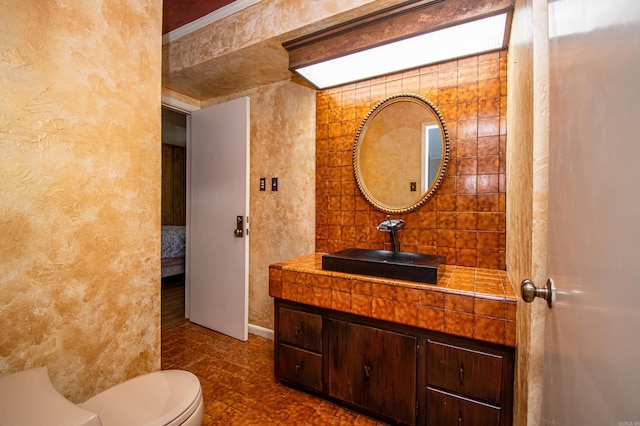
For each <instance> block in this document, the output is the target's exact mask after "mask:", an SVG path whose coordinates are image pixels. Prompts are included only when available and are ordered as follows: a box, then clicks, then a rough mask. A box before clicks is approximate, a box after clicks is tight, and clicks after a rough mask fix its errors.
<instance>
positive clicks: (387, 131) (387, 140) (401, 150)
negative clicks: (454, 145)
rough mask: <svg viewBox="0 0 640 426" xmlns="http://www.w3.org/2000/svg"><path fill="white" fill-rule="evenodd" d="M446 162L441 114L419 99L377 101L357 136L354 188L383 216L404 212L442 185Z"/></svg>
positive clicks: (407, 96) (446, 142)
mask: <svg viewBox="0 0 640 426" xmlns="http://www.w3.org/2000/svg"><path fill="white" fill-rule="evenodd" d="M448 162H449V134H448V132H447V127H446V125H445V122H444V119H443V117H442V114H441V113H440V111H439V110H438V108H437V107H436V106H435V105H434V104H433V103H431V101H429V100H428V99H426V98H424V97H422V96H420V95H416V94H412V93H408V94H400V95H394V96H391V97H388V98H386V99H384V100H382V101H380V102H378V103H377V104H376V105H375V106H374V107H373V108H372V109H371V111H369V113H368V114H367V116H366V117H365V118H364V120H363V121H362V124H361V125H360V128H359V129H358V133H357V134H356V140H355V144H354V148H353V171H354V174H355V178H356V183H357V185H358V188H359V189H360V192H362V195H363V196H364V197H365V198H366V199H367V201H368V202H369V203H371V204H372V205H373V206H375V207H376V208H378V209H379V210H382V211H383V212H385V213H389V214H391V213H395V214H402V213H407V212H410V211H412V210H415V209H417V208H419V207H420V206H421V205H423V204H424V203H425V202H426V201H427V200H429V198H431V196H433V194H434V193H435V192H436V190H437V189H438V187H439V186H440V184H441V183H442V180H443V179H444V174H445V171H446V169H447V164H448Z"/></svg>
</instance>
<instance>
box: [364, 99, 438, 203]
mask: <svg viewBox="0 0 640 426" xmlns="http://www.w3.org/2000/svg"><path fill="white" fill-rule="evenodd" d="M398 102H410V103H414V104H418V105H420V106H422V107H424V108H425V110H426V112H428V113H431V114H433V117H434V118H435V121H436V122H437V124H438V127H439V128H440V137H441V140H442V159H441V161H440V168H439V171H438V174H437V176H436V178H435V180H434V181H433V182H432V183H431V184H430V186H429V188H428V189H427V190H426V191H424V192H423V193H422V195H420V196H419V198H416V200H415V201H412V202H411V203H410V204H406V205H390V204H388V203H385V202H384V201H381V200H378V199H377V198H376V197H375V196H374V195H373V194H372V192H371V191H370V189H369V188H368V187H367V185H366V183H365V182H364V178H363V173H362V170H361V167H360V159H361V150H362V145H363V143H364V141H365V136H366V133H367V130H368V129H369V127H370V126H371V123H372V122H373V121H374V120H375V119H376V117H378V116H379V114H380V113H381V112H382V111H383V110H384V109H385V108H387V107H389V106H390V105H393V104H396V103H398ZM449 154H450V142H449V132H448V131H447V126H446V124H445V121H444V117H443V116H442V113H441V112H440V110H439V109H438V108H437V107H436V106H435V105H434V104H433V103H432V102H431V101H429V100H428V99H427V98H424V97H422V96H420V95H418V94H415V93H401V94H397V95H393V96H389V97H387V98H385V99H383V100H381V101H380V102H378V103H377V104H376V105H375V106H374V107H373V108H371V110H370V111H369V112H368V113H367V115H366V116H365V118H364V119H363V120H362V124H361V125H360V127H359V128H358V132H357V133H356V138H355V143H354V147H353V172H354V176H355V179H356V184H357V186H358V189H359V190H360V192H361V193H362V195H363V196H364V198H365V199H366V200H367V202H369V204H371V205H372V206H374V207H375V208H377V209H378V210H381V211H382V212H384V213H387V214H404V213H408V212H411V211H414V210H417V209H418V208H420V207H421V206H422V205H423V204H425V203H426V202H427V201H428V200H429V199H430V198H431V197H432V196H433V195H434V194H435V193H436V191H437V190H438V188H439V187H440V185H441V184H442V181H443V180H444V175H445V172H446V170H447V165H448V164H449Z"/></svg>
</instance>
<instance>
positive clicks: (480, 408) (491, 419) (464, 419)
mask: <svg viewBox="0 0 640 426" xmlns="http://www.w3.org/2000/svg"><path fill="white" fill-rule="evenodd" d="M500 411H501V410H500V408H498V407H494V406H491V405H489V404H482V403H479V402H477V401H474V400H470V399H466V398H461V397H459V396H456V395H452V394H449V393H447V392H443V391H440V390H437V389H428V391H427V425H428V426H500V424H501V423H500Z"/></svg>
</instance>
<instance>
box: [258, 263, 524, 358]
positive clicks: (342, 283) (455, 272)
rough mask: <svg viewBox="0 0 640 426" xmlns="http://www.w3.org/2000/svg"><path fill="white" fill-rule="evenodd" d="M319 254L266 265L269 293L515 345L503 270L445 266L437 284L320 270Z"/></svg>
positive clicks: (512, 304)
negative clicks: (267, 266)
mask: <svg viewBox="0 0 640 426" xmlns="http://www.w3.org/2000/svg"><path fill="white" fill-rule="evenodd" d="M322 255H323V253H315V254H310V255H306V256H302V257H298V258H296V259H291V260H287V261H284V262H280V263H276V264H273V265H270V266H269V295H270V296H271V297H275V298H278V299H284V300H290V301H293V302H299V303H303V304H306V305H312V306H318V307H321V308H327V309H333V310H336V311H342V312H348V313H352V314H355V315H361V316H365V317H370V318H376V319H381V320H384V321H390V322H395V323H399V324H405V325H410V326H415V327H419V328H424V329H427V330H433V331H439V332H443V333H447V334H452V335H455V336H462V337H469V338H472V339H476V340H482V341H485V342H492V343H498V344H501V345H506V346H511V347H515V346H516V303H517V298H516V294H515V291H514V289H513V285H512V284H511V281H510V280H509V277H508V276H507V273H506V272H505V271H497V270H491V269H479V268H470V267H463V266H454V265H446V268H445V271H444V273H443V274H442V276H441V277H440V279H439V280H438V284H435V285H434V284H422V283H416V282H413V281H402V280H392V279H387V278H377V277H371V276H367V275H355V274H347V273H342V272H332V271H324V270H323V269H322Z"/></svg>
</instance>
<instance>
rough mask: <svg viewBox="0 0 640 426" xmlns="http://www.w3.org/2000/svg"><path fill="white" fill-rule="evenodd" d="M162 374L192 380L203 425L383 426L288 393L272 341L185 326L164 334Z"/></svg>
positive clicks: (189, 325)
mask: <svg viewBox="0 0 640 426" xmlns="http://www.w3.org/2000/svg"><path fill="white" fill-rule="evenodd" d="M162 368H163V369H172V368H177V369H183V370H188V371H191V372H193V373H194V374H196V375H197V376H198V377H199V379H200V383H201V385H202V390H203V394H204V402H205V414H204V419H203V422H202V424H203V425H233V426H236V425H238V426H243V425H302V426H304V425H384V423H379V422H377V421H375V420H372V419H370V418H368V417H365V416H362V415H359V414H358V413H355V412H353V411H349V410H347V409H344V408H342V407H340V406H338V405H335V404H332V403H330V402H327V401H324V400H322V399H319V398H315V397H313V396H310V395H308V394H306V393H304V392H300V391H297V390H295V389H291V388H288V387H286V386H284V385H282V384H280V383H279V382H278V381H276V380H275V378H274V375H273V341H271V340H268V339H265V338H262V337H258V336H255V335H252V334H250V335H249V340H248V341H247V342H240V341H238V340H235V339H232V338H230V337H227V336H224V335H222V334H219V333H216V332H214V331H211V330H209V329H207V328H204V327H201V326H198V325H196V324H193V323H190V322H188V321H184V322H182V323H180V324H177V325H174V326H172V327H168V328H165V329H163V330H162Z"/></svg>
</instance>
